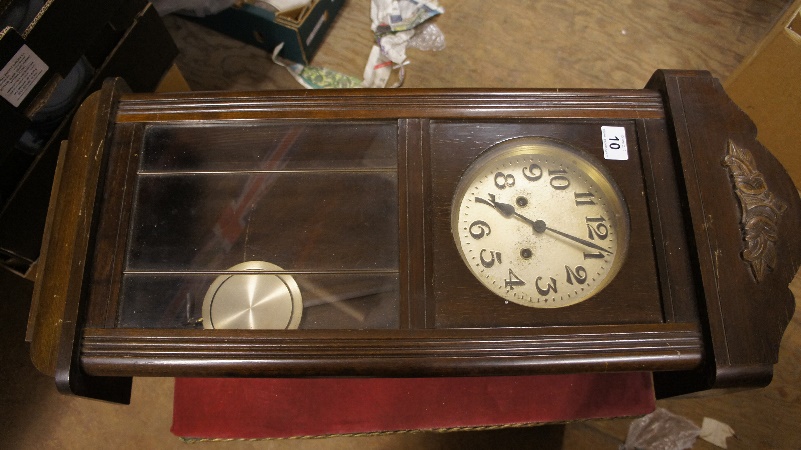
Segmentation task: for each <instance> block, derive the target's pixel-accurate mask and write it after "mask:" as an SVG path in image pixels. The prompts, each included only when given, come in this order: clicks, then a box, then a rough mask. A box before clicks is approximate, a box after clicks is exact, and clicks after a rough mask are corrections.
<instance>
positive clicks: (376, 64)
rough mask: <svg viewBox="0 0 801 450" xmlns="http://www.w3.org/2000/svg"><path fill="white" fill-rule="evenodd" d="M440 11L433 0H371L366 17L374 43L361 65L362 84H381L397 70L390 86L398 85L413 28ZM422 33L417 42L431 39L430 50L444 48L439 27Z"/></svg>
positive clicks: (373, 85) (413, 33)
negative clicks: (393, 82)
mask: <svg viewBox="0 0 801 450" xmlns="http://www.w3.org/2000/svg"><path fill="white" fill-rule="evenodd" d="M444 12H445V9H444V8H442V7H441V6H439V4H438V3H437V1H436V0H430V1H426V0H372V2H371V4H370V18H371V19H372V25H371V29H372V30H373V33H375V37H376V44H375V45H374V46H373V48H372V50H371V51H370V56H369V57H368V58H367V64H366V65H365V68H364V87H385V86H386V85H387V82H388V80H389V77H390V75H391V73H392V71H393V70H398V71H399V72H398V78H399V81H398V82H397V83H396V84H395V85H394V86H393V87H398V86H400V85H402V84H403V80H404V77H405V71H404V66H405V65H406V64H408V61H407V59H406V48H407V47H408V46H409V41H410V40H411V39H412V37H413V36H415V31H416V30H415V29H416V28H417V27H418V26H420V25H421V24H423V23H424V22H426V21H427V20H429V19H431V18H432V17H434V16H437V15H439V14H442V13H444ZM425 32H426V36H421V38H420V39H418V42H422V41H423V40H426V41H428V40H431V41H434V42H435V45H434V46H432V49H438V50H441V49H442V48H444V46H445V37H444V35H443V34H442V32H441V31H440V30H439V28H436V26H434V28H430V27H429V28H427V29H425ZM438 41H439V43H438V44H437V43H436V42H438ZM418 45H420V44H418Z"/></svg>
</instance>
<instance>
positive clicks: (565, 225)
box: [451, 137, 629, 308]
mask: <svg viewBox="0 0 801 450" xmlns="http://www.w3.org/2000/svg"><path fill="white" fill-rule="evenodd" d="M451 231H452V233H453V237H454V240H455V242H456V246H457V247H458V249H459V253H460V254H461V256H462V259H463V260H464V262H465V264H467V267H468V268H469V269H470V271H471V272H472V273H473V275H474V276H475V277H476V278H477V279H478V280H479V281H481V283H482V284H483V285H484V286H486V287H487V288H488V289H490V290H491V291H493V292H495V293H496V294H498V295H499V296H501V297H503V298H504V299H506V300H508V301H510V302H514V303H517V304H520V305H524V306H531V307H537V308H559V307H563V306H569V305H573V304H576V303H579V302H581V301H584V300H587V299H588V298H590V297H592V296H593V295H595V294H596V293H598V292H599V291H600V290H601V289H603V288H604V287H605V286H606V285H607V284H608V283H609V282H610V281H611V280H612V279H613V278H614V277H615V275H616V274H617V272H618V271H619V269H620V267H621V265H622V263H623V261H624V259H625V256H626V249H627V247H628V240H629V220H628V212H627V209H626V205H625V202H624V200H623V197H622V195H621V194H620V190H619V189H618V188H617V186H616V185H615V184H614V181H613V180H612V179H611V177H610V176H609V175H608V174H607V173H606V171H605V170H604V169H603V167H602V166H601V165H600V164H599V163H598V162H597V161H595V160H594V158H592V157H590V156H589V155H587V154H585V153H584V152H582V151H580V150H578V149H575V148H573V147H571V146H570V145H568V144H566V143H564V142H561V141H556V140H551V139H546V138H536V137H531V138H516V139H511V140H508V141H505V142H502V143H500V144H498V145H496V146H494V147H492V148H490V149H489V150H487V151H486V152H485V153H484V154H483V155H482V156H481V157H480V158H478V159H477V160H476V161H475V162H473V163H472V164H471V166H470V167H469V168H468V170H467V171H466V172H465V174H464V175H463V176H462V179H461V181H460V183H459V185H458V187H457V190H456V195H455V196H454V199H453V205H452V215H451Z"/></svg>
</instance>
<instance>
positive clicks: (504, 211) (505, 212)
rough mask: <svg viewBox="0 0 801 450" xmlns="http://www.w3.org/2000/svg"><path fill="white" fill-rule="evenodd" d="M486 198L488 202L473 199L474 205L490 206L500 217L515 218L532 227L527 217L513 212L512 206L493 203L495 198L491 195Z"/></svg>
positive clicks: (481, 199) (531, 221)
mask: <svg viewBox="0 0 801 450" xmlns="http://www.w3.org/2000/svg"><path fill="white" fill-rule="evenodd" d="M487 196H488V197H489V200H484V199H483V198H481V197H476V198H475V201H476V203H483V204H485V205H489V206H492V207H493V208H495V210H496V211H498V212H499V213H501V215H502V216H504V217H512V216H517V217H518V218H520V219H522V220H523V221H524V222H528V223H529V224H530V225H532V226H533V225H534V221H533V220H531V219H529V218H528V217H526V216H524V215H522V214H520V213H519V212H517V210H515V207H514V205H510V204H508V203H501V202H498V201H495V196H494V195H492V194H487Z"/></svg>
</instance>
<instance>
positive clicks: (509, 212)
mask: <svg viewBox="0 0 801 450" xmlns="http://www.w3.org/2000/svg"><path fill="white" fill-rule="evenodd" d="M487 197H488V198H489V200H485V199H483V198H481V197H476V198H475V202H476V203H483V204H485V205H489V206H491V207H493V208H495V210H497V211H498V212H499V213H501V215H502V216H504V217H512V216H513V215H514V214H515V207H514V206H512V205H509V204H507V203H501V202H496V201H495V196H494V195H493V194H487Z"/></svg>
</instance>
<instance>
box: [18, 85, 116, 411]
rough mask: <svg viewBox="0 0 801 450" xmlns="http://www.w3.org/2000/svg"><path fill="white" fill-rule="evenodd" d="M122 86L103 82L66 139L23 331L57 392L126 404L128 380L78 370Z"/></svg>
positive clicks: (79, 113)
mask: <svg viewBox="0 0 801 450" xmlns="http://www.w3.org/2000/svg"><path fill="white" fill-rule="evenodd" d="M127 91H128V88H127V86H126V85H125V84H124V82H123V81H122V80H121V79H112V80H108V81H106V82H105V83H104V86H103V89H102V90H101V91H100V92H98V93H95V94H93V95H92V96H90V97H89V98H88V99H87V100H86V101H85V102H84V103H83V105H82V106H81V107H80V109H79V110H78V113H77V114H76V116H75V119H74V121H73V123H72V127H71V131H70V135H69V141H68V143H67V144H66V145H64V146H62V153H61V155H60V157H59V163H58V165H59V169H58V172H57V173H59V174H60V176H58V178H57V180H56V182H57V185H54V187H53V189H54V192H56V191H57V193H58V195H53V196H52V198H51V204H50V208H49V216H48V227H47V233H46V235H45V238H44V241H43V246H42V256H41V262H40V265H39V275H38V276H37V282H36V286H35V289H34V291H35V292H34V296H33V302H32V305H33V306H32V310H33V311H34V314H35V316H36V317H35V318H33V320H32V321H31V323H32V325H33V329H32V330H30V335H31V337H32V339H31V359H32V361H33V362H34V365H35V366H36V367H37V368H38V369H39V370H40V371H41V372H43V373H45V374H49V375H51V376H54V377H55V381H56V387H57V388H58V390H59V391H61V392H62V393H68V394H75V395H79V396H82V397H90V398H96V399H100V400H106V401H112V402H116V403H126V404H127V403H129V401H130V393H131V383H132V379H131V378H130V377H93V376H90V375H86V374H85V373H84V372H83V370H82V368H81V365H80V362H79V357H80V347H81V341H82V334H83V327H84V317H85V315H86V310H87V301H86V300H87V296H88V283H87V277H88V275H89V274H90V273H91V272H92V269H93V265H94V264H93V262H94V259H93V258H92V257H91V256H92V255H93V253H94V250H93V249H94V247H95V245H96V237H97V236H96V233H95V230H96V227H97V220H98V214H97V209H98V205H99V203H100V201H101V199H102V198H103V189H104V186H103V180H104V178H103V177H102V176H101V174H102V173H104V172H105V167H106V164H107V155H108V147H109V137H110V136H111V134H112V130H113V128H114V127H113V124H112V122H111V120H112V118H113V117H114V114H113V110H114V108H115V105H116V104H117V99H118V98H119V96H120V95H121V94H122V93H123V92H127Z"/></svg>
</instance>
